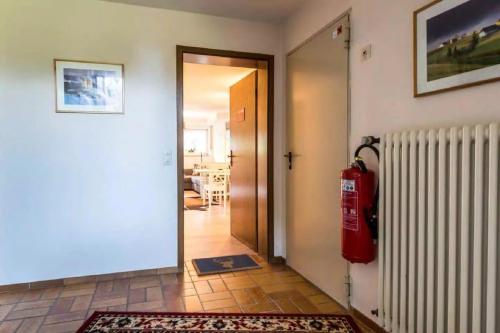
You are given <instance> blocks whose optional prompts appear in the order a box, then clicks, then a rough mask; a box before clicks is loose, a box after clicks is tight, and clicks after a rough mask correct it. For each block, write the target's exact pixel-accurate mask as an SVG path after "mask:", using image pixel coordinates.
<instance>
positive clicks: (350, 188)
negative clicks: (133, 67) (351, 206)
mask: <svg viewBox="0 0 500 333" xmlns="http://www.w3.org/2000/svg"><path fill="white" fill-rule="evenodd" d="M342 191H344V192H345V191H347V192H354V191H356V182H355V181H354V180H352V179H342Z"/></svg>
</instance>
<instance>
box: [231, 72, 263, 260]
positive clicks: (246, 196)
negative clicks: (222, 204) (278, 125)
mask: <svg viewBox="0 0 500 333" xmlns="http://www.w3.org/2000/svg"><path fill="white" fill-rule="evenodd" d="M256 92H257V71H255V72H253V73H251V74H250V75H248V76H246V77H245V78H244V79H242V80H241V81H239V82H237V83H236V84H235V85H233V86H232V87H231V89H230V131H231V152H232V155H233V157H232V165H231V189H230V193H231V234H232V235H233V236H234V237H236V238H237V239H238V240H240V241H241V242H243V243H244V244H245V245H247V246H248V247H250V248H251V249H253V250H255V251H257V139H256V135H257V95H256Z"/></svg>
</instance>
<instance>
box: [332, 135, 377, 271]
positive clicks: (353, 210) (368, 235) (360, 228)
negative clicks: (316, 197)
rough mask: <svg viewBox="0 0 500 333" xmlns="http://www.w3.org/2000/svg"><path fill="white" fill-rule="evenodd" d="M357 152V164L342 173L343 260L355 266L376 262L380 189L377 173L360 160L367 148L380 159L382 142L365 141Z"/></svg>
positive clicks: (374, 139) (367, 139) (368, 138)
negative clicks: (376, 178) (378, 147)
mask: <svg viewBox="0 0 500 333" xmlns="http://www.w3.org/2000/svg"><path fill="white" fill-rule="evenodd" d="M364 139H365V143H363V144H362V145H361V146H359V147H358V148H357V149H356V152H355V154H354V157H355V162H354V163H353V164H352V165H351V167H350V168H349V169H345V170H343V171H342V173H341V179H342V196H341V197H342V202H341V210H342V212H341V214H342V256H343V257H344V258H345V259H347V260H348V261H350V262H352V263H369V262H370V261H372V260H373V259H375V240H376V239H377V207H378V185H376V180H375V173H374V172H373V171H371V170H368V169H367V168H366V165H365V163H364V162H363V160H362V159H361V158H360V157H359V153H360V152H361V150H363V149H364V148H369V149H371V150H372V151H373V152H374V153H375V154H376V155H377V158H378V157H379V152H378V149H377V148H376V147H375V146H374V144H376V143H378V142H379V141H380V140H379V139H376V138H374V137H366V138H364Z"/></svg>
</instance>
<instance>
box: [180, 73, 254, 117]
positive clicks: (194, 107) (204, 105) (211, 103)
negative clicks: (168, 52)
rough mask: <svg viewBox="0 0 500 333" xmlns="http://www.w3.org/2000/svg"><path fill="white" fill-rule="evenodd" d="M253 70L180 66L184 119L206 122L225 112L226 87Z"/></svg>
mask: <svg viewBox="0 0 500 333" xmlns="http://www.w3.org/2000/svg"><path fill="white" fill-rule="evenodd" d="M253 71H255V69H252V68H242V67H229V66H214V65H200V64H191V63H184V118H190V119H196V118H200V119H203V118H204V119H207V118H209V119H210V118H215V117H217V114H223V113H226V114H227V113H229V88H230V87H231V86H232V85H233V84H235V83H236V82H238V81H239V80H241V79H242V78H244V77H245V76H247V75H248V74H250V73H251V72H253Z"/></svg>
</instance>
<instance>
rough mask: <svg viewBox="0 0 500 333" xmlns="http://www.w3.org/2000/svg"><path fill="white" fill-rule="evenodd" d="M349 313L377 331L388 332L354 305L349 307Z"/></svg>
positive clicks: (377, 332) (376, 332)
mask: <svg viewBox="0 0 500 333" xmlns="http://www.w3.org/2000/svg"><path fill="white" fill-rule="evenodd" d="M349 313H350V314H351V316H353V317H354V318H356V319H357V320H359V321H360V322H362V323H363V324H364V325H365V326H367V327H368V328H370V329H371V330H372V331H374V332H375V333H387V332H386V331H385V330H384V329H383V328H382V327H380V326H379V325H378V324H377V323H376V322H374V321H373V320H371V319H370V318H368V317H367V316H365V315H364V314H363V313H361V311H359V310H358V309H356V308H353V307H352V306H351V307H350V308H349Z"/></svg>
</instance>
